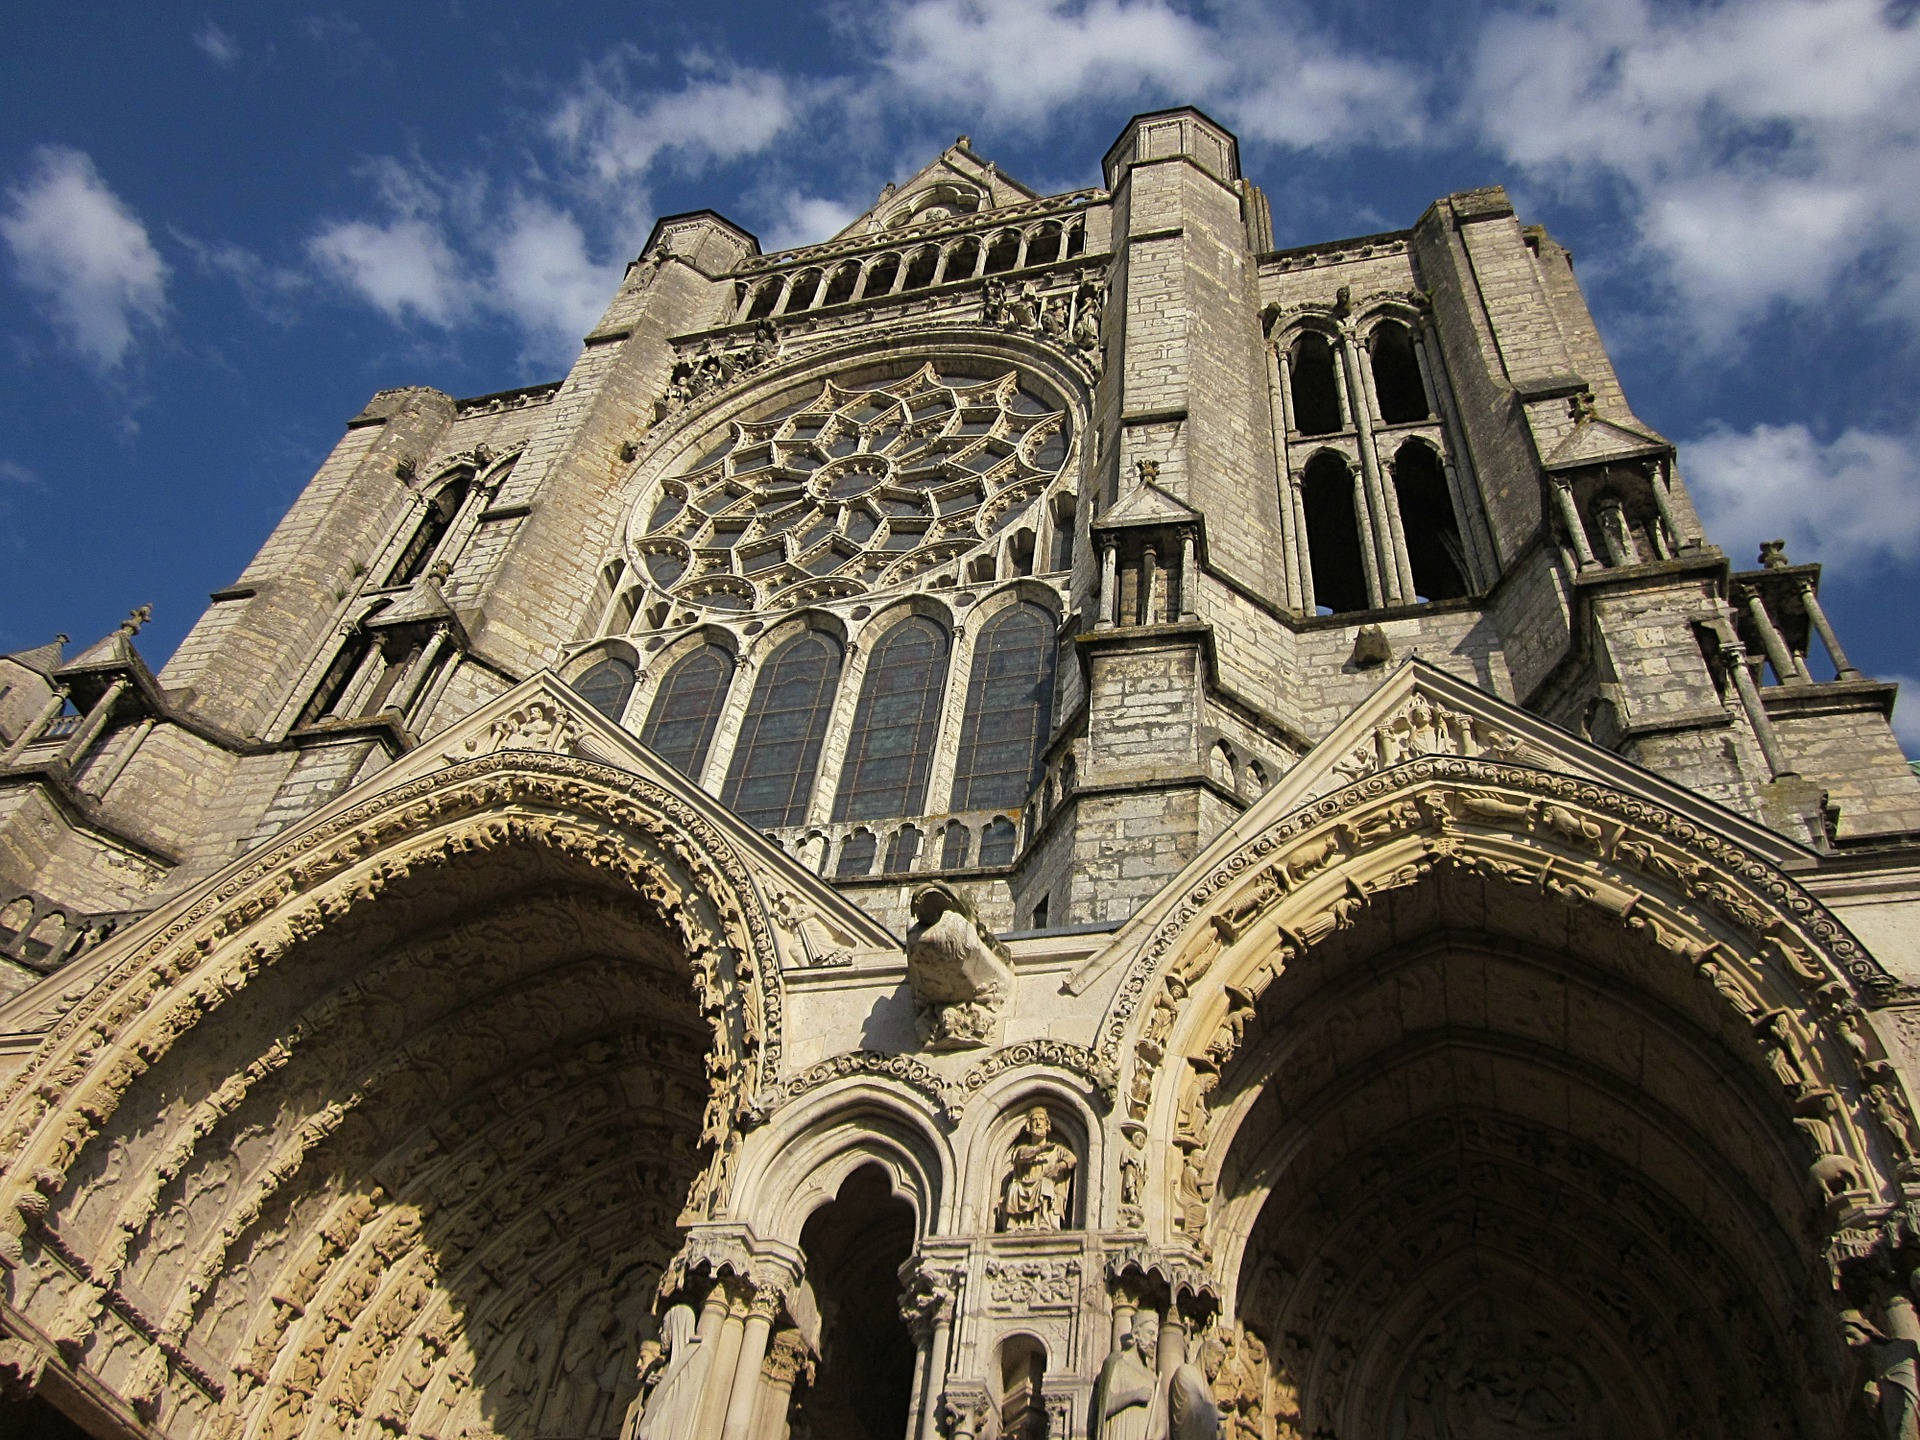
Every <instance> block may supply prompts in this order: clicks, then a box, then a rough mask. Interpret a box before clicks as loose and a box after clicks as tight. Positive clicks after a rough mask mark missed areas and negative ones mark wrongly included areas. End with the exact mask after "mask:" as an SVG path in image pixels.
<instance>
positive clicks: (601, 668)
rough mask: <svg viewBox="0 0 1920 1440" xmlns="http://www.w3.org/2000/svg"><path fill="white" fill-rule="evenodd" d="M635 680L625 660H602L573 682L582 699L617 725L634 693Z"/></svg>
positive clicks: (630, 667)
mask: <svg viewBox="0 0 1920 1440" xmlns="http://www.w3.org/2000/svg"><path fill="white" fill-rule="evenodd" d="M633 678H634V676H633V666H631V665H629V664H627V662H626V661H624V660H602V661H601V662H600V663H599V664H598V665H596V666H594V667H593V668H592V669H591V670H589V671H587V673H586V674H584V675H582V676H581V677H580V678H579V679H578V680H576V681H574V682H573V688H574V689H575V690H576V691H578V692H579V695H580V698H581V699H582V700H584V701H586V702H587V704H589V705H591V706H592V707H593V708H594V709H596V710H598V711H599V712H600V713H601V714H602V715H604V716H606V717H607V719H609V720H611V721H613V723H614V724H616V725H618V724H619V723H620V716H621V715H622V714H623V713H624V712H625V710H626V708H627V697H628V696H629V695H631V694H633Z"/></svg>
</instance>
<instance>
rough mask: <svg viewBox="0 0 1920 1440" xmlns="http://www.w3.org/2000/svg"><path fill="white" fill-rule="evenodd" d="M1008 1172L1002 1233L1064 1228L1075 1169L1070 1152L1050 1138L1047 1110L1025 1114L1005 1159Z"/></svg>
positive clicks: (1041, 1107)
mask: <svg viewBox="0 0 1920 1440" xmlns="http://www.w3.org/2000/svg"><path fill="white" fill-rule="evenodd" d="M1008 1162H1009V1170H1008V1174H1007V1179H1006V1185H1005V1188H1004V1191H1003V1193H1002V1197H1001V1201H1000V1228H1001V1229H1002V1230H1062V1229H1065V1228H1066V1224H1067V1194H1068V1190H1069V1187H1070V1186H1071V1185H1072V1183H1073V1171H1074V1167H1075V1166H1077V1165H1078V1164H1079V1163H1080V1160H1079V1157H1078V1156H1076V1155H1075V1154H1074V1153H1073V1151H1072V1150H1070V1149H1068V1148H1067V1147H1066V1146H1065V1145H1062V1144H1061V1143H1060V1142H1059V1141H1058V1140H1055V1139H1054V1138H1053V1117H1052V1116H1051V1115H1049V1114H1047V1107H1046V1106H1044V1105H1035V1106H1034V1107H1033V1108H1032V1109H1031V1110H1029V1111H1027V1119H1026V1123H1025V1124H1024V1125H1022V1126H1021V1127H1020V1139H1019V1141H1018V1142H1017V1143H1016V1144H1015V1145H1014V1147H1013V1152H1012V1154H1011V1155H1010V1156H1009V1157H1008Z"/></svg>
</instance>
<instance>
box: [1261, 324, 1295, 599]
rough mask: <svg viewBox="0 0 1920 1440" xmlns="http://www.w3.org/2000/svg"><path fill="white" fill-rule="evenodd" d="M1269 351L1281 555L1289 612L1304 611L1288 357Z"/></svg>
mask: <svg viewBox="0 0 1920 1440" xmlns="http://www.w3.org/2000/svg"><path fill="white" fill-rule="evenodd" d="M1266 350H1267V413H1268V415H1269V417H1270V418H1271V421H1272V424H1273V472H1274V474H1275V476H1276V477H1278V479H1279V483H1280V553H1281V555H1282V556H1283V557H1284V558H1285V560H1286V562H1287V563H1286V565H1285V567H1284V573H1285V578H1286V586H1287V608H1288V609H1289V610H1293V611H1296V612H1297V611H1298V610H1299V609H1300V550H1299V545H1298V543H1297V542H1296V540H1295V537H1294V532H1293V500H1292V497H1291V496H1290V495H1288V493H1287V492H1288V490H1289V489H1290V488H1291V487H1292V484H1293V467H1292V464H1291V462H1290V458H1289V456H1288V454H1287V431H1288V430H1289V429H1290V428H1291V427H1292V423H1293V422H1292V417H1291V416H1289V415H1288V413H1287V410H1288V405H1287V357H1286V355H1285V354H1284V353H1283V352H1282V351H1281V350H1279V349H1278V348H1277V347H1276V346H1272V345H1269V346H1267V347H1266Z"/></svg>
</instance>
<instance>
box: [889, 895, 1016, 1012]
mask: <svg viewBox="0 0 1920 1440" xmlns="http://www.w3.org/2000/svg"><path fill="white" fill-rule="evenodd" d="M912 910H913V924H912V925H911V926H909V927H908V929H907V983H908V984H909V985H911V986H912V987H913V1007H914V1018H915V1020H916V1021H917V1022H918V1024H919V1028H920V1043H921V1044H922V1045H924V1046H926V1047H927V1049H929V1050H969V1049H973V1048H976V1047H978V1046H983V1045H990V1044H992V1043H993V1041H994V1039H995V1037H996V1035H997V1033H998V1031H999V1028H1000V1008H1001V1006H1003V1005H1004V1004H1005V1003H1006V1001H1007V997H1008V996H1009V995H1010V994H1011V993H1012V992H1013V967H1012V966H1010V965H1009V964H1008V963H1007V960H1008V956H1007V947H1006V946H1004V945H1002V944H1001V943H1000V942H999V941H998V940H997V939H995V938H994V935H993V932H992V931H990V930H988V929H987V927H986V926H985V925H983V924H982V923H981V922H980V918H979V917H978V916H977V915H975V914H974V913H973V907H972V906H971V905H969V904H968V903H967V902H966V900H965V899H964V898H963V897H962V896H961V895H960V894H959V893H958V892H957V891H955V890H953V889H952V888H950V887H949V886H946V885H943V884H941V883H940V882H939V881H937V880H936V881H932V882H930V883H928V884H926V885H922V886H921V887H920V888H919V889H918V890H916V891H914V892H913V902H912Z"/></svg>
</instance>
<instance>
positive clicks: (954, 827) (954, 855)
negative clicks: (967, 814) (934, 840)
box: [940, 820, 973, 870]
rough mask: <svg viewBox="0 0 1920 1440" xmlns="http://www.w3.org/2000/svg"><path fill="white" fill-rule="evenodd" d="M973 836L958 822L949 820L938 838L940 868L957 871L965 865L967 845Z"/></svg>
mask: <svg viewBox="0 0 1920 1440" xmlns="http://www.w3.org/2000/svg"><path fill="white" fill-rule="evenodd" d="M972 839H973V835H972V834H971V832H969V831H968V829H967V827H966V826H964V825H962V824H961V823H960V822H959V821H958V820H949V821H948V822H947V828H946V830H945V831H944V832H943V833H942V835H941V838H940V868H941V869H942V870H958V869H959V868H960V867H961V866H962V865H964V864H966V863H967V845H968V842H970V841H971V840H972Z"/></svg>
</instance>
